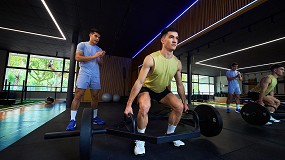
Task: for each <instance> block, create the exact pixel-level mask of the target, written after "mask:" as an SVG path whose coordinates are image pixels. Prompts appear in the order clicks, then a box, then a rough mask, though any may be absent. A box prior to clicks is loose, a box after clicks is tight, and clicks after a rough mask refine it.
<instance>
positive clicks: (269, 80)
mask: <svg viewBox="0 0 285 160" xmlns="http://www.w3.org/2000/svg"><path fill="white" fill-rule="evenodd" d="M270 70H271V74H269V75H267V76H265V77H263V78H262V79H261V80H260V82H259V84H258V85H257V86H256V87H254V88H253V89H251V90H250V92H249V94H248V96H249V97H251V98H252V99H254V100H255V99H256V100H257V101H256V102H257V103H259V104H260V105H262V106H268V107H267V108H268V110H269V111H270V112H271V113H273V112H274V111H275V110H276V109H277V108H278V107H279V105H280V101H279V100H278V99H277V98H275V97H274V89H275V87H276V85H277V78H278V77H280V76H282V75H283V73H284V66H283V65H281V64H274V65H272V66H271V67H270ZM270 120H271V121H273V122H280V120H275V119H274V118H273V117H271V119H270ZM270 123H271V122H268V124H270ZM268 124H267V125H268ZM271 124H272V123H271Z"/></svg>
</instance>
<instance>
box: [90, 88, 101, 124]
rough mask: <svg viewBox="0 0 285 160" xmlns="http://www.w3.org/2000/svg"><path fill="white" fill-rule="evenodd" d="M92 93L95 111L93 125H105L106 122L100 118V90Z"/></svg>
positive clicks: (92, 105)
mask: <svg viewBox="0 0 285 160" xmlns="http://www.w3.org/2000/svg"><path fill="white" fill-rule="evenodd" d="M90 92H91V108H92V109H93V123H94V124H99V125H103V124H105V121H103V120H101V119H100V118H99V117H98V102H99V90H92V89H90Z"/></svg>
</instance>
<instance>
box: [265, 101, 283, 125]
mask: <svg viewBox="0 0 285 160" xmlns="http://www.w3.org/2000/svg"><path fill="white" fill-rule="evenodd" d="M276 100H278V99H276V98H275V97H273V96H265V97H264V98H263V102H264V104H265V105H268V106H272V107H267V109H268V110H269V112H270V113H274V112H275V109H277V107H278V106H277V104H276V102H275V101H276ZM278 101H279V100H278ZM279 103H280V101H279ZM270 121H271V122H280V120H277V119H275V118H273V117H272V116H271V115H270Z"/></svg>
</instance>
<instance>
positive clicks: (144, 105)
mask: <svg viewBox="0 0 285 160" xmlns="http://www.w3.org/2000/svg"><path fill="white" fill-rule="evenodd" d="M150 100H151V99H150V96H149V93H148V92H142V93H140V94H139V95H138V103H139V111H138V115H137V131H138V133H142V134H143V133H145V130H146V127H147V124H148V111H149V109H150ZM135 143H136V146H135V148H134V153H135V155H144V154H145V147H144V146H145V142H144V141H139V140H136V142H135Z"/></svg>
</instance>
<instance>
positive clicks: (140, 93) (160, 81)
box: [124, 27, 188, 155]
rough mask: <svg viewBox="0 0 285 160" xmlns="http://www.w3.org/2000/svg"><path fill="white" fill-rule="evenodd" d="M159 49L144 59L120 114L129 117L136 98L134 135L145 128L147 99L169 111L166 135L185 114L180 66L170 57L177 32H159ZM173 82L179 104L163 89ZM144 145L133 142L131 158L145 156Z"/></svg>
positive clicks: (176, 41)
mask: <svg viewBox="0 0 285 160" xmlns="http://www.w3.org/2000/svg"><path fill="white" fill-rule="evenodd" d="M160 41H161V43H162V49H161V50H159V51H157V52H154V53H152V54H150V55H148V56H146V57H145V59H144V62H143V65H142V69H141V70H140V73H139V76H138V79H137V80H136V82H135V84H134V86H133V88H132V90H131V93H130V97H129V100H128V102H127V105H126V109H125V111H124V113H125V114H126V115H128V114H129V113H133V109H132V103H133V101H134V99H135V98H136V97H137V98H138V103H139V112H138V115H137V130H138V133H145V130H146V127H147V124H148V112H149V109H150V107H151V103H150V102H151V99H155V100H157V101H158V102H160V103H162V104H165V105H167V106H170V107H171V109H172V110H171V112H170V114H169V119H168V124H169V125H168V129H167V132H166V134H172V133H174V131H175V128H176V126H177V124H178V123H179V121H180V119H181V115H182V112H183V111H186V110H188V106H187V102H186V97H185V90H184V86H183V84H182V80H181V70H182V65H181V62H180V61H179V60H178V59H177V57H176V56H175V55H173V51H174V50H175V49H176V46H177V44H178V32H177V31H176V30H175V29H174V28H171V27H169V28H166V29H164V30H163V31H162V32H161V40H160ZM173 77H174V78H175V80H176V84H177V91H178V94H179V96H180V98H181V99H182V101H180V100H179V99H178V98H177V97H176V96H175V95H174V94H173V93H172V92H171V91H169V89H168V88H167V86H169V85H170V82H171V80H172V78H173ZM173 143H174V146H177V147H179V146H182V145H185V144H184V143H183V142H182V141H180V140H176V141H173ZM144 146H145V142H144V141H140V140H137V141H136V146H135V149H134V153H135V155H144V154H145V147H144Z"/></svg>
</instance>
